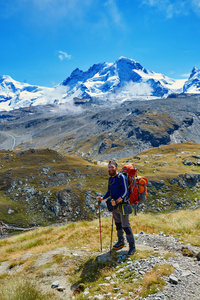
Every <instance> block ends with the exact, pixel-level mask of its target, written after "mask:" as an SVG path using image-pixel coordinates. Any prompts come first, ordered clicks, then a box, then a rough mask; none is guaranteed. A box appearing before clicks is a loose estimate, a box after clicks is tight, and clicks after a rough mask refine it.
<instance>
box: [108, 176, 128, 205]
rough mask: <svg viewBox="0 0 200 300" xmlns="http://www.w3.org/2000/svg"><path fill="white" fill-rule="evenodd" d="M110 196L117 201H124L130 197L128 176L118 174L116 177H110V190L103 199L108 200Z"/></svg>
mask: <svg viewBox="0 0 200 300" xmlns="http://www.w3.org/2000/svg"><path fill="white" fill-rule="evenodd" d="M109 196H111V198H112V199H114V200H117V199H118V198H119V197H121V198H122V199H123V200H124V199H125V198H126V197H127V196H129V190H128V180H127V178H126V176H124V175H123V174H121V173H118V174H117V175H116V176H115V177H109V181H108V190H107V192H106V194H105V195H104V196H103V199H106V198H108V197H109Z"/></svg>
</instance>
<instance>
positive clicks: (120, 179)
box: [97, 160, 136, 256]
mask: <svg viewBox="0 0 200 300" xmlns="http://www.w3.org/2000/svg"><path fill="white" fill-rule="evenodd" d="M108 174H109V181H108V190H107V192H106V194H105V195H104V196H103V197H100V196H99V197H97V201H102V200H104V199H106V198H108V197H111V199H112V200H111V204H112V206H113V210H114V220H115V225H116V230H117V237H118V241H117V243H116V244H115V245H114V246H113V249H121V248H123V247H124V246H125V243H124V234H123V233H124V232H125V233H126V239H127V242H128V243H129V251H128V254H127V256H131V255H133V254H134V253H135V251H136V249H135V240H134V236H133V232H132V229H131V226H130V223H129V215H123V211H122V204H123V203H124V201H125V200H126V199H127V197H128V196H129V191H128V182H127V178H126V177H125V176H124V175H123V174H120V173H118V172H117V163H116V161H115V160H110V161H109V163H108Z"/></svg>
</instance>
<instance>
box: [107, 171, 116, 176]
mask: <svg viewBox="0 0 200 300" xmlns="http://www.w3.org/2000/svg"><path fill="white" fill-rule="evenodd" d="M108 174H109V176H111V177H114V176H115V175H117V171H116V170H109V171H108Z"/></svg>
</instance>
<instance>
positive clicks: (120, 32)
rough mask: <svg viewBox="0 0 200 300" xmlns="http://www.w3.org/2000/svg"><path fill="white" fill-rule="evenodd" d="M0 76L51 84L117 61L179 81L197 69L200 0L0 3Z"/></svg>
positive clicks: (15, 0)
mask: <svg viewBox="0 0 200 300" xmlns="http://www.w3.org/2000/svg"><path fill="white" fill-rule="evenodd" d="M0 43H1V44H0V76H1V75H10V76H11V77H12V78H13V79H15V80H17V81H20V82H27V83H29V84H36V85H41V86H49V87H52V86H55V85H56V84H58V83H60V82H61V81H63V80H64V79H65V78H66V77H68V76H69V75H70V73H71V72H72V71H73V70H74V69H75V68H77V67H78V68H79V69H82V70H84V71H86V70H87V69H88V68H89V67H90V66H91V65H93V64H94V63H99V62H114V61H115V60H117V59H118V58H119V57H120V56H126V57H129V58H132V59H135V60H136V61H139V62H140V64H141V65H142V66H144V67H145V68H146V69H148V70H152V71H155V72H159V73H163V74H164V75H167V76H169V77H171V78H175V79H183V78H187V76H189V73H190V72H191V70H192V68H193V67H194V66H196V67H197V68H200V0H174V1H172V0H0Z"/></svg>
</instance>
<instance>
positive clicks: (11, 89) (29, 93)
mask: <svg viewBox="0 0 200 300" xmlns="http://www.w3.org/2000/svg"><path fill="white" fill-rule="evenodd" d="M182 92H185V93H200V71H199V70H198V69H196V68H194V69H193V70H192V73H191V75H190V77H189V79H188V81H186V80H175V79H171V78H169V77H167V76H164V75H162V74H160V73H156V72H153V71H149V70H147V69H145V68H144V67H142V66H141V64H140V63H138V62H136V61H135V60H133V59H129V58H125V57H120V58H119V59H118V60H117V61H116V62H114V63H99V64H94V65H93V66H92V67H90V68H89V69H88V70H87V71H85V72H84V71H82V70H79V69H78V68H77V69H75V70H74V71H73V72H72V73H71V75H70V76H69V77H68V78H66V79H65V80H64V81H63V82H61V83H60V84H59V85H57V86H55V87H54V88H47V87H39V86H33V85H29V84H27V83H20V82H17V81H15V80H13V79H12V78H11V77H10V76H2V77H0V110H13V109H16V108H20V107H28V106H32V105H46V104H55V103H59V104H60V103H67V106H69V107H70V106H71V105H73V103H74V101H75V102H76V103H81V101H82V102H86V101H89V102H91V103H101V104H102V103H111V102H112V103H119V102H123V101H125V100H135V99H139V100H144V99H155V98H163V97H167V96H168V95H169V94H171V93H182Z"/></svg>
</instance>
